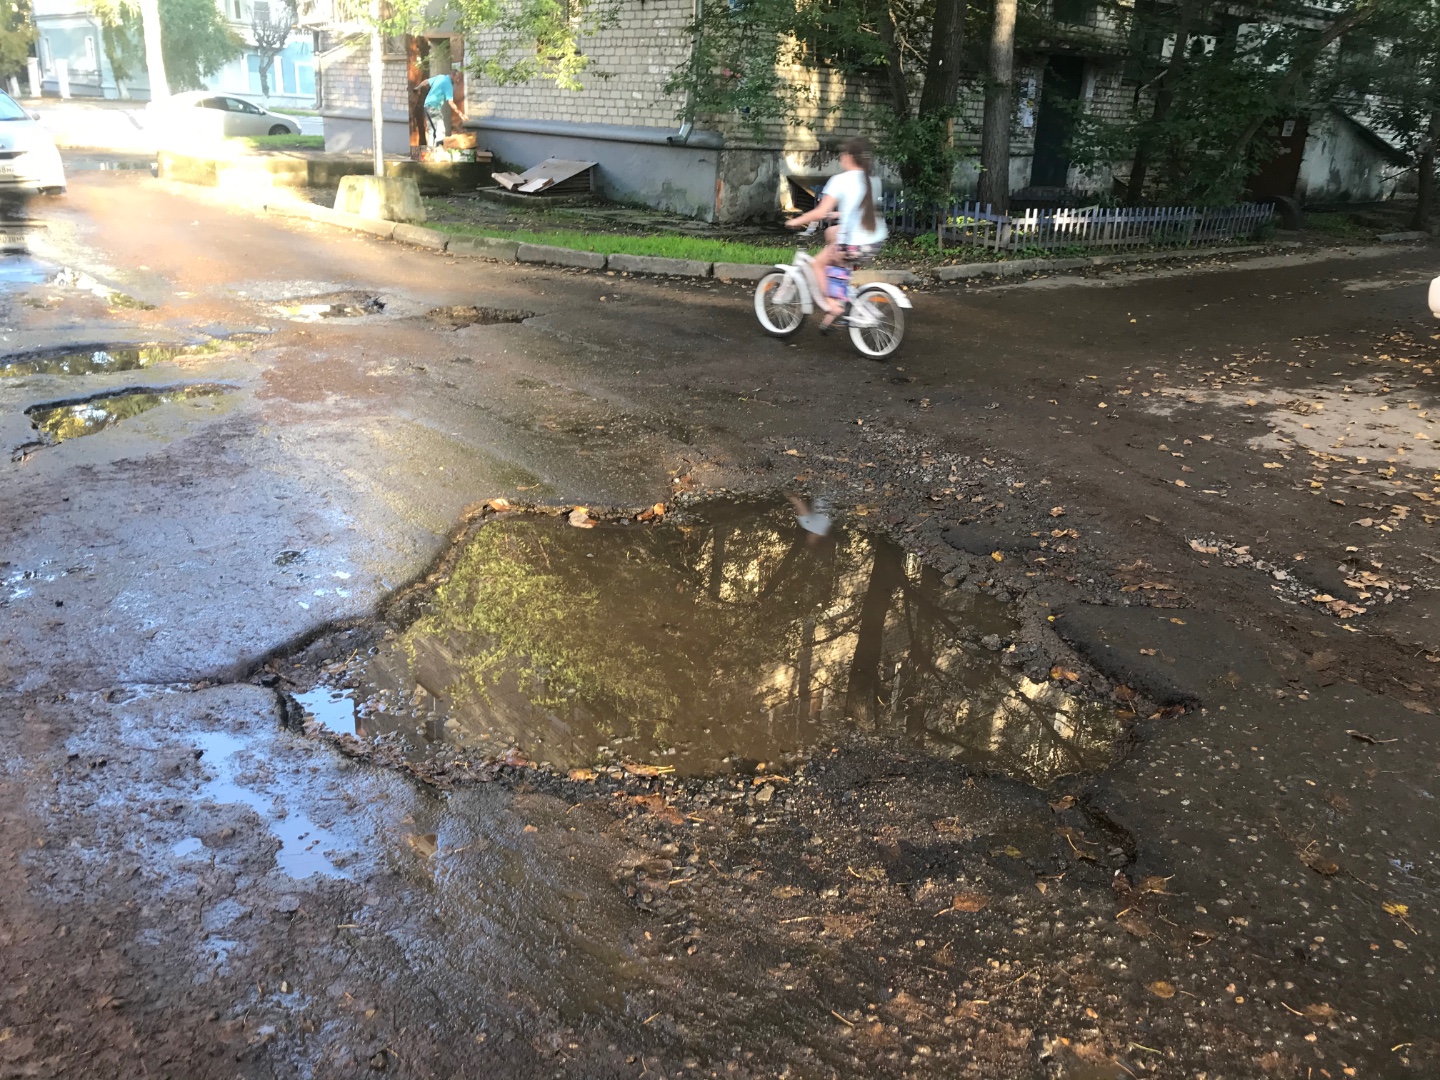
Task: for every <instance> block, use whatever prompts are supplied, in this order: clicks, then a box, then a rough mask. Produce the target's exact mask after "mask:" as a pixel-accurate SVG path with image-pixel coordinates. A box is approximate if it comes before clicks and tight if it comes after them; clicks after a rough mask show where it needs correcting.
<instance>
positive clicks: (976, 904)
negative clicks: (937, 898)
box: [949, 892, 990, 911]
mask: <svg viewBox="0 0 1440 1080" xmlns="http://www.w3.org/2000/svg"><path fill="white" fill-rule="evenodd" d="M988 903H990V897H988V896H986V895H985V894H984V893H978V892H965V893H956V894H955V900H954V903H952V904H951V906H950V909H949V910H951V911H979V910H981V909H982V908H983V907H985V905H986V904H988Z"/></svg>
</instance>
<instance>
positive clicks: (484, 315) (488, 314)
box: [426, 305, 535, 330]
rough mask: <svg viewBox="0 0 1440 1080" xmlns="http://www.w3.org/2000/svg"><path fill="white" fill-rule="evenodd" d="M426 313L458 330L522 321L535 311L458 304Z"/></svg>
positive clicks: (533, 314) (531, 315)
mask: <svg viewBox="0 0 1440 1080" xmlns="http://www.w3.org/2000/svg"><path fill="white" fill-rule="evenodd" d="M426 315H427V316H428V317H429V318H431V319H434V320H435V321H436V322H438V323H443V324H444V325H446V326H450V327H453V328H455V329H456V330H458V329H460V328H461V327H464V326H493V325H495V324H497V323H518V322H524V321H525V320H526V319H533V318H534V317H535V312H533V311H522V310H521V309H519V308H497V307H476V306H474V305H459V306H452V307H438V308H433V309H431V310H430V311H428V312H426Z"/></svg>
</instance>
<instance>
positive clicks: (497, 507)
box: [485, 499, 510, 513]
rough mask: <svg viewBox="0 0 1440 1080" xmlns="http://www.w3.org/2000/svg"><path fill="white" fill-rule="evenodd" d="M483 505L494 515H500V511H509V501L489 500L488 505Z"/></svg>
mask: <svg viewBox="0 0 1440 1080" xmlns="http://www.w3.org/2000/svg"><path fill="white" fill-rule="evenodd" d="M485 505H486V506H488V507H490V509H491V510H494V511H495V512H496V513H500V512H501V511H504V510H509V509H510V500H509V499H491V500H490V501H489V502H488V503H486V504H485Z"/></svg>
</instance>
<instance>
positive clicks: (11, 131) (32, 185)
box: [0, 93, 65, 195]
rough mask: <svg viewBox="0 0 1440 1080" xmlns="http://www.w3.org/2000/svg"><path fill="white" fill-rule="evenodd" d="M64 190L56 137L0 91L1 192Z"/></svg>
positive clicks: (52, 193) (48, 192) (31, 114)
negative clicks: (54, 138) (52, 136)
mask: <svg viewBox="0 0 1440 1080" xmlns="http://www.w3.org/2000/svg"><path fill="white" fill-rule="evenodd" d="M11 191H23V192H36V191H38V192H42V193H44V194H46V195H63V194H64V193H65V166H64V165H62V164H61V163H60V151H58V150H56V149H55V140H53V139H52V138H50V133H49V132H48V131H46V130H45V129H44V128H43V127H41V126H40V124H39V122H38V121H37V120H36V118H35V114H34V113H30V112H26V111H25V110H24V109H22V108H21V107H20V105H19V103H18V102H17V101H16V100H15V99H14V98H12V97H11V96H10V95H9V94H6V93H0V193H4V192H11Z"/></svg>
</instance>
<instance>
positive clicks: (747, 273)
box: [710, 262, 775, 281]
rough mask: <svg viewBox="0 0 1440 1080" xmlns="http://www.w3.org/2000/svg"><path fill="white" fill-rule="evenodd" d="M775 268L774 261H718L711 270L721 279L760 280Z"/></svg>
mask: <svg viewBox="0 0 1440 1080" xmlns="http://www.w3.org/2000/svg"><path fill="white" fill-rule="evenodd" d="M774 269H775V264H774V263H763V264H762V263H727V262H717V263H715V264H714V266H713V267H711V270H710V272H711V273H712V274H714V275H715V276H716V277H717V278H719V279H720V280H721V281H759V280H760V279H761V278H763V277H764V276H765V275H766V274H768V273H770V272H771V271H772V270H774Z"/></svg>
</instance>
